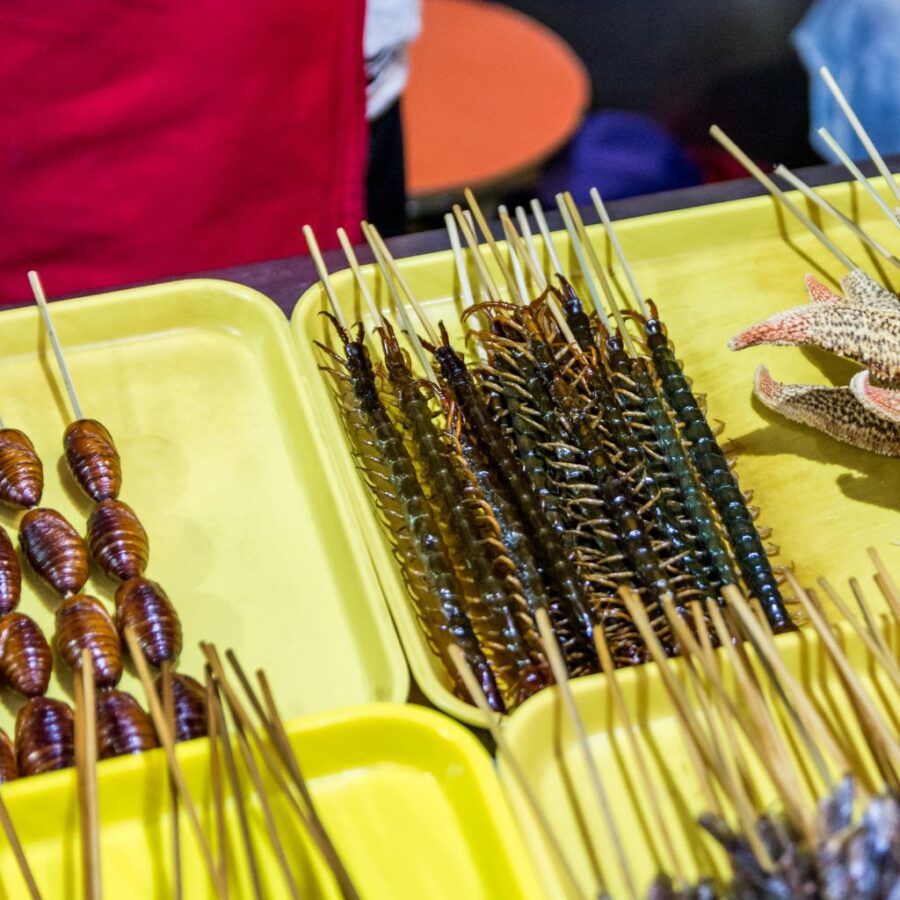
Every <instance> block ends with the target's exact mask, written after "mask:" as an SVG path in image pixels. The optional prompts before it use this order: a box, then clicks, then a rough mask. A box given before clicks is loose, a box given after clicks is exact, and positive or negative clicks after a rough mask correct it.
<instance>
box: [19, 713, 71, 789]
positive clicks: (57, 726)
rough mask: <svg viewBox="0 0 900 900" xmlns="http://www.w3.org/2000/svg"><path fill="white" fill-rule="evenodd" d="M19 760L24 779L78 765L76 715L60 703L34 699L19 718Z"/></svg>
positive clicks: (20, 771)
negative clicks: (76, 759)
mask: <svg viewBox="0 0 900 900" xmlns="http://www.w3.org/2000/svg"><path fill="white" fill-rule="evenodd" d="M16 759H17V761H18V765H19V773H20V774H21V775H40V774H42V773H44V772H52V771H55V770H56V769H67V768H69V767H70V766H73V765H74V764H75V715H74V713H73V712H72V707H71V706H69V705H68V704H67V703H63V702H62V701H61V700H51V699H50V698H49V697H34V698H32V699H31V700H29V701H28V702H27V703H26V704H25V705H24V706H23V707H22V708H21V709H20V710H19V713H18V715H17V716H16Z"/></svg>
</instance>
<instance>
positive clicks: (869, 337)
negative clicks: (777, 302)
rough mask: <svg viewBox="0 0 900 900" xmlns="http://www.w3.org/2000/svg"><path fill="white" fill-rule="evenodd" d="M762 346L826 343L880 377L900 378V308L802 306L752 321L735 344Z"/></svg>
mask: <svg viewBox="0 0 900 900" xmlns="http://www.w3.org/2000/svg"><path fill="white" fill-rule="evenodd" d="M756 344H781V345H797V344H803V345H812V346H816V347H821V348H823V349H824V350H830V351H831V352H832V353H837V354H840V355H841V356H846V357H847V358H848V359H852V360H855V361H856V362H859V363H862V365H864V366H866V367H867V368H868V369H869V371H870V372H871V373H872V375H873V376H874V377H875V378H879V379H884V380H885V381H889V382H890V381H894V380H896V379H900V309H898V310H897V311H894V310H891V309H887V308H885V307H883V306H880V305H879V306H859V305H856V304H853V303H850V302H849V301H844V302H841V303H837V302H824V303H821V302H820V303H810V304H808V305H806V306H797V307H794V308H793V309H789V310H786V311H785V312H781V313H776V314H775V315H774V316H771V317H770V318H768V319H766V320H765V321H764V322H759V323H757V324H756V325H751V326H750V327H749V328H747V329H746V330H745V331H742V332H741V333H740V334H738V335H736V336H735V337H733V338H732V339H731V341H730V342H729V346H730V347H731V349H732V350H743V349H744V348H745V347H753V346H755V345H756Z"/></svg>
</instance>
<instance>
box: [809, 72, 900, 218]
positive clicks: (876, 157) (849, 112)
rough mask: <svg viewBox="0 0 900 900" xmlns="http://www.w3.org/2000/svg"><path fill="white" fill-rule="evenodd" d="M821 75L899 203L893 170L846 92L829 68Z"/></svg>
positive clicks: (898, 193) (899, 189) (898, 192)
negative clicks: (846, 95)
mask: <svg viewBox="0 0 900 900" xmlns="http://www.w3.org/2000/svg"><path fill="white" fill-rule="evenodd" d="M819 74H820V75H821V76H822V81H824V82H825V86H826V87H827V88H828V90H829V91H831V96H832V97H834V99H835V100H837V104H838V106H840V108H841V112H843V114H844V115H845V116H846V117H847V121H848V122H849V123H850V127H851V128H852V129H853V130H854V131H855V132H856V136H857V137H858V138H859V140H860V143H861V144H862V145H863V147H865V148H866V153H868V154H869V157H870V159H871V160H872V162H873V163H875V167H876V168H877V169H878V171H879V172H880V173H881V176H882V178H884V180H885V181H886V182H887V184H888V187H889V188H890V189H891V193H892V194H893V195H894V197H895V198H896V199H897V200H898V201H900V187H897V182H896V181H894V176H893V175H892V174H891V170H890V169H889V168H888V167H887V166H886V165H885V162H884V160H883V159H882V157H881V154H880V153H879V152H878V150H877V149H876V147H875V144H873V143H872V139H871V138H870V137H869V134H868V132H867V131H866V129H865V128H863V124H862V122H860V121H859V118H858V117H857V115H856V113H855V112H854V111H853V107H852V106H851V105H850V102H849V101H848V100H847V98H846V97H845V96H844V92H843V91H842V90H841V89H840V87H839V86H838V83H837V82H836V81H835V80H834V76H833V75H832V74H831V72H830V71H829V70H828V66H822V67H821V68H820V69H819Z"/></svg>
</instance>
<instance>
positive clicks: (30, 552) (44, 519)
mask: <svg viewBox="0 0 900 900" xmlns="http://www.w3.org/2000/svg"><path fill="white" fill-rule="evenodd" d="M19 541H20V543H21V545H22V550H23V552H24V554H25V558H26V559H27V560H28V562H29V563H30V564H31V567H32V569H34V571H35V573H36V574H37V575H38V577H39V578H40V579H41V580H42V581H44V582H45V583H46V584H48V585H49V586H50V587H51V588H52V589H53V590H54V591H55V592H56V593H57V594H59V595H60V596H61V597H67V596H69V595H70V594H77V593H78V592H79V591H80V590H81V589H82V588H83V587H84V585H85V582H86V581H87V579H88V556H87V547H86V546H85V543H84V541H83V540H82V538H81V535H80V534H78V532H77V531H76V530H75V529H74V528H73V527H72V526H71V525H70V524H69V523H68V521H66V519H65V518H64V517H63V516H62V515H61V514H60V513H58V512H57V511H56V510H55V509H31V510H29V511H28V512H27V513H25V515H24V516H23V517H22V521H21V522H20V523H19Z"/></svg>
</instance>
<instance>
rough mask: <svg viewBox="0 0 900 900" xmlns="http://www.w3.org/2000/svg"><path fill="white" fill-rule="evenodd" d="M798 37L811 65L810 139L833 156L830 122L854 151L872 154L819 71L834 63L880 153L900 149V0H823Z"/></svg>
mask: <svg viewBox="0 0 900 900" xmlns="http://www.w3.org/2000/svg"><path fill="white" fill-rule="evenodd" d="M793 41H794V46H796V48H797V51H798V52H799V53H800V57H801V58H802V60H803V62H804V64H805V65H806V67H807V68H808V69H809V76H810V107H811V109H810V122H811V125H812V128H811V134H810V143H811V144H812V145H813V146H814V147H815V148H816V149H817V150H818V151H819V152H820V153H822V155H823V156H825V157H826V158H828V159H830V158H831V157H832V153H831V151H830V150H829V149H828V147H827V145H826V144H824V143H823V141H822V140H821V138H820V137H819V136H818V134H816V130H817V129H818V128H821V127H823V126H824V127H825V128H827V129H828V130H829V131H830V132H831V134H832V135H834V137H835V138H836V139H837V142H838V143H839V144H840V145H841V146H842V147H843V148H844V149H845V150H846V151H847V152H848V153H849V154H850V156H851V157H853V158H854V159H860V158H864V157H866V155H867V154H866V151H865V148H864V147H863V146H862V144H861V143H860V141H859V139H858V138H857V137H856V134H855V132H854V131H853V129H852V128H851V127H850V123H849V122H848V121H847V119H846V117H845V116H844V114H843V113H842V112H841V109H840V107H839V106H838V105H837V102H836V101H835V100H834V98H833V97H832V96H831V92H830V91H829V90H828V88H827V87H826V86H825V82H824V81H822V78H821V76H820V75H819V68H820V67H821V66H828V68H829V69H830V70H831V74H832V75H833V76H834V79H835V81H837V83H838V84H839V85H840V88H841V90H842V91H843V92H844V95H845V96H846V97H847V100H848V101H849V102H850V105H851V106H852V107H853V110H854V112H855V113H856V115H857V116H858V117H859V120H860V121H861V122H862V124H863V126H864V127H865V129H866V131H867V132H868V133H869V137H870V138H872V141H873V142H874V144H875V146H876V147H877V148H878V151H879V153H882V154H886V153H900V2H898V0H817V2H816V3H814V4H813V6H812V7H811V8H810V10H809V12H808V13H807V14H806V16H805V17H804V18H803V20H802V21H801V22H800V24H799V25H798V26H797V28H796V29H795V30H794V33H793Z"/></svg>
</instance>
